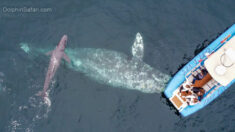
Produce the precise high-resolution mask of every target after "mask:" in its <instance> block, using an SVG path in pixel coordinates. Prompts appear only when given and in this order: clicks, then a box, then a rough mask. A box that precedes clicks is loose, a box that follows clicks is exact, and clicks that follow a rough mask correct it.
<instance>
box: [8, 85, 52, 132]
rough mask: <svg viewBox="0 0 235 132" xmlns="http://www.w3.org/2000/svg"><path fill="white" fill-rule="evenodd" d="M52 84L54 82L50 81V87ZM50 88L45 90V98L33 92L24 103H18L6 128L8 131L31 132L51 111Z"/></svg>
mask: <svg viewBox="0 0 235 132" xmlns="http://www.w3.org/2000/svg"><path fill="white" fill-rule="evenodd" d="M53 86H54V83H52V85H51V87H53ZM31 87H33V88H35V89H36V88H37V89H38V88H41V85H36V84H34V85H32V86H31ZM50 90H51V88H49V89H48V91H47V92H46V94H47V97H46V98H42V97H41V96H37V95H36V94H34V95H32V96H30V97H29V98H28V102H27V103H26V104H23V105H19V106H18V107H17V112H16V113H14V116H13V117H12V118H11V120H10V123H9V125H8V130H9V131H10V132H18V131H24V132H33V131H34V127H35V125H36V124H37V123H38V121H40V120H44V119H46V118H47V117H48V114H49V112H50V111H51V100H50V96H49V93H50ZM36 93H38V92H36Z"/></svg>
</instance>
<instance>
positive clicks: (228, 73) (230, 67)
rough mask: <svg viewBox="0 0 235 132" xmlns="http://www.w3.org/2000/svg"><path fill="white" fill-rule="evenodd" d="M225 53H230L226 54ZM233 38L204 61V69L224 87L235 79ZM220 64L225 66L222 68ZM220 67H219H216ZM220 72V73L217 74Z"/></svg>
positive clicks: (234, 41)
mask: <svg viewBox="0 0 235 132" xmlns="http://www.w3.org/2000/svg"><path fill="white" fill-rule="evenodd" d="M226 51H232V53H231V52H226ZM234 54H235V37H232V38H231V39H230V40H229V41H228V42H227V43H225V44H224V45H223V46H222V47H221V48H220V49H218V50H217V51H216V52H215V53H213V54H211V55H210V56H209V58H208V59H207V60H206V61H205V67H206V69H207V70H208V72H209V73H210V75H211V76H212V78H213V79H215V80H216V81H217V82H219V83H220V84H221V85H223V86H226V85H228V84H229V83H230V82H231V81H232V80H234V79H235V64H233V63H235V62H234V59H233V58H235V56H234ZM222 63H223V64H224V65H225V66H226V67H225V66H222V68H221V65H222ZM218 66H220V67H218ZM223 71H224V72H223ZM219 72H220V73H219Z"/></svg>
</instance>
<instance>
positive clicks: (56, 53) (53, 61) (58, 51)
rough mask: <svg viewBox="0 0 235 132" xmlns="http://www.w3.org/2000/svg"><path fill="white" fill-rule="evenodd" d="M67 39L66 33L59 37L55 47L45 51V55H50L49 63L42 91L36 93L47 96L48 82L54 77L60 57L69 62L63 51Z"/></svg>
mask: <svg viewBox="0 0 235 132" xmlns="http://www.w3.org/2000/svg"><path fill="white" fill-rule="evenodd" d="M67 39H68V37H67V35H64V36H63V37H62V38H61V40H60V42H59V44H58V45H57V46H56V48H55V49H54V50H53V51H50V52H48V53H46V54H47V55H51V58H50V64H49V67H48V70H47V74H46V79H45V82H44V87H43V91H42V92H40V93H39V94H38V95H41V96H43V97H44V98H45V97H46V96H47V94H46V92H47V89H48V88H49V85H50V82H51V80H52V78H53V77H54V75H55V73H56V70H57V69H58V67H59V65H60V61H61V59H62V58H63V59H65V60H66V61H67V62H68V63H70V59H69V57H68V56H67V55H66V54H65V53H64V50H65V46H66V44H67Z"/></svg>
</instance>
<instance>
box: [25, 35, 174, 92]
mask: <svg viewBox="0 0 235 132" xmlns="http://www.w3.org/2000/svg"><path fill="white" fill-rule="evenodd" d="M21 48H22V49H23V50H24V49H26V50H24V51H25V52H26V53H30V52H28V50H29V49H30V50H31V48H28V46H27V45H26V44H24V43H23V45H21ZM32 51H33V50H32ZM34 51H35V52H36V51H39V52H40V51H45V49H43V50H42V49H34ZM131 52H132V57H129V56H127V55H126V54H124V53H121V52H117V51H113V50H108V49H94V48H77V49H70V48H66V49H65V53H66V54H67V55H68V57H69V58H70V60H71V63H67V65H68V67H69V68H71V69H72V70H75V71H78V72H82V73H84V74H85V75H86V76H88V77H89V78H91V79H93V80H96V81H98V82H100V83H103V84H107V85H110V86H113V87H118V88H125V89H131V90H138V91H141V92H144V93H160V92H162V91H163V90H164V88H165V84H166V83H167V82H168V80H169V79H170V76H169V75H167V74H164V73H162V72H161V71H159V70H157V69H154V68H153V67H151V66H150V65H148V64H146V63H145V62H143V56H144V43H143V38H142V36H141V34H140V33H137V34H136V38H135V40H134V44H133V45H132V48H131ZM31 53H32V52H31Z"/></svg>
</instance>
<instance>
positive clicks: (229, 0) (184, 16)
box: [0, 0, 235, 132]
mask: <svg viewBox="0 0 235 132" xmlns="http://www.w3.org/2000/svg"><path fill="white" fill-rule="evenodd" d="M234 5H235V1H233V0H226V1H225V0H217V1H210V0H197V1H195V0H194V1H193V0H187V1H185V0H177V1H176V0H143V1H140V0H138V1H137V0H128V1H125V0H99V1H96V0H83V1H81V0H78V1H75V0H74V1H72V0H71V1H55V0H51V1H50V2H49V1H46V0H41V1H28V0H22V1H19V0H11V1H8V0H4V1H1V3H0V7H1V12H0V131H1V132H14V131H15V132H24V131H29V132H31V131H34V132H53V131H56V132H78V131H79V132H173V131H174V132H182V131H185V132H189V131H190V132H199V131H200V132H221V131H225V132H233V131H235V125H234V124H235V116H234V115H235V113H234V111H235V105H234V102H235V96H234V94H235V86H234V85H233V86H232V87H231V88H229V89H228V90H227V91H225V92H224V93H223V94H222V95H221V96H220V97H218V98H217V99H216V100H215V101H213V102H212V103H211V104H209V105H208V106H207V107H205V108H204V109H202V110H200V111H199V112H197V113H195V114H193V115H191V116H189V117H186V118H182V117H180V116H178V115H177V114H175V111H174V109H172V108H171V107H170V106H169V104H168V103H167V101H166V99H165V98H163V97H162V95H161V94H157V93H156V94H146V93H141V92H139V91H134V90H126V89H121V88H114V87H111V86H107V85H105V84H100V83H97V82H96V81H94V80H91V79H89V78H88V77H86V76H85V75H84V74H82V73H79V72H74V71H72V70H71V69H69V68H68V67H66V65H64V64H61V66H60V68H59V70H58V71H57V73H56V76H55V78H54V82H53V84H52V86H51V87H52V88H51V92H50V98H51V101H52V105H51V107H50V108H48V107H46V106H45V105H44V104H42V100H41V98H39V97H37V96H35V94H36V93H37V92H38V91H40V90H41V89H42V87H43V82H44V78H45V74H46V70H47V67H48V62H49V58H48V57H47V56H44V55H39V56H37V57H36V58H34V59H31V58H30V57H28V55H27V54H25V53H24V52H23V51H22V50H21V49H20V46H19V44H20V43H21V42H27V43H29V44H31V45H33V46H36V47H40V48H47V47H54V46H55V45H56V44H57V43H58V41H59V39H60V37H61V36H62V35H63V34H67V35H68V36H69V40H68V47H70V48H78V47H79V48H80V47H81V48H105V49H110V50H115V51H118V52H122V53H125V54H127V55H129V56H131V52H130V51H131V46H132V44H133V40H134V36H135V34H136V33H137V32H140V33H141V34H142V36H143V38H144V43H145V51H144V53H145V55H144V61H145V62H146V63H148V64H149V65H151V66H152V67H154V68H156V69H158V70H160V71H161V72H163V73H165V74H169V75H172V74H174V73H176V72H177V71H178V70H179V67H181V65H183V64H185V63H187V62H188V61H189V60H190V59H191V58H193V57H194V56H195V55H196V54H197V53H198V51H200V49H202V48H204V47H205V46H207V45H208V44H209V42H211V41H212V40H214V39H215V38H216V37H217V36H218V35H219V34H220V33H222V32H223V31H225V30H226V28H228V27H230V26H231V25H232V24H234V22H235V15H234V12H235V8H234ZM13 7H14V8H22V7H33V8H48V9H50V11H48V12H31V13H27V12H10V11H6V10H5V9H6V8H13Z"/></svg>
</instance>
